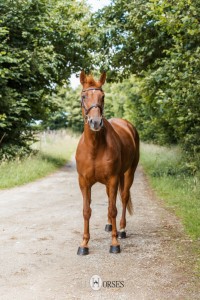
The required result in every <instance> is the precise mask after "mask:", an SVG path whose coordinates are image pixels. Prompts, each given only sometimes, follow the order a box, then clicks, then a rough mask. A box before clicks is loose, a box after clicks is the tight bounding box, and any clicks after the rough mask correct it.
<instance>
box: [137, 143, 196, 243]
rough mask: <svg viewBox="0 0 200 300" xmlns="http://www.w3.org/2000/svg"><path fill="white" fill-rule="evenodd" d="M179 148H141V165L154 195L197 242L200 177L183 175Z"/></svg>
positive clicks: (184, 173)
mask: <svg viewBox="0 0 200 300" xmlns="http://www.w3.org/2000/svg"><path fill="white" fill-rule="evenodd" d="M182 159H183V158H182V156H181V152H180V150H179V149H178V148H175V147H173V148H167V147H160V146H156V145H149V144H144V143H142V144H141V164H142V165H143V167H144V170H145V172H146V174H147V176H148V178H149V180H150V183H151V186H152V187H153V188H154V190H155V191H156V194H157V195H158V196H159V197H160V198H161V199H163V200H164V202H165V204H166V205H167V206H168V207H169V208H170V209H173V211H174V212H175V214H176V215H177V216H178V217H180V219H181V220H182V223H183V225H184V227H185V230H186V232H187V233H188V234H189V235H190V236H191V237H192V238H193V239H194V240H197V239H199V238H200V185H199V179H200V174H199V173H198V174H196V175H195V176H192V175H189V174H187V173H186V172H185V171H184V168H183V164H182Z"/></svg>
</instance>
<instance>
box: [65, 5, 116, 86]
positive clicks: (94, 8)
mask: <svg viewBox="0 0 200 300" xmlns="http://www.w3.org/2000/svg"><path fill="white" fill-rule="evenodd" d="M87 2H88V4H89V5H91V7H92V11H94V12H95V11H97V10H98V9H100V8H103V7H104V6H106V5H109V4H110V0H87ZM70 84H71V87H72V88H74V89H75V88H76V87H77V86H78V85H79V78H76V75H75V74H73V75H72V76H71V78H70Z"/></svg>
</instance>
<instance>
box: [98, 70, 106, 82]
mask: <svg viewBox="0 0 200 300" xmlns="http://www.w3.org/2000/svg"><path fill="white" fill-rule="evenodd" d="M105 81H106V72H103V73H102V74H101V77H100V79H99V82H100V84H101V85H103V84H104V83H105Z"/></svg>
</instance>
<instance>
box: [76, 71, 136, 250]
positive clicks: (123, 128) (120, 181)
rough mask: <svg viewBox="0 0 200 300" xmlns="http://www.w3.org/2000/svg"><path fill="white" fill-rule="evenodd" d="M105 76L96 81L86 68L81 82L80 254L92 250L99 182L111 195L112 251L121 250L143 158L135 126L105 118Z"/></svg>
mask: <svg viewBox="0 0 200 300" xmlns="http://www.w3.org/2000/svg"><path fill="white" fill-rule="evenodd" d="M105 79H106V74H105V73H103V74H102V75H101V77H100V80H99V81H95V80H94V78H93V77H92V76H91V75H90V76H87V75H86V74H85V72H84V71H82V72H81V74H80V82H81V84H82V86H83V90H82V93H81V106H82V114H83V116H84V120H85V123H84V132H83V134H82V136H81V138H80V141H79V144H78V147H77V151H76V164H77V171H78V175H79V185H80V189H81V192H82V195H83V217H84V234H83V241H82V243H81V246H80V247H79V248H78V253H77V254H79V255H86V254H88V253H89V250H88V242H89V239H90V232H89V220H90V217H91V208H90V204H91V187H92V186H93V185H94V184H95V183H96V182H100V183H103V184H105V186H106V192H107V195H108V224H107V225H106V228H105V230H106V231H112V244H111V246H110V253H119V252H120V245H119V242H118V240H117V237H120V238H125V237H126V232H125V227H126V208H127V209H128V211H129V213H130V214H132V202H131V196H130V188H131V185H132V183H133V179H134V173H135V170H136V167H137V164H138V161H139V136H138V133H137V130H136V129H135V127H134V126H133V125H132V124H131V123H129V122H128V121H126V120H122V119H118V118H113V119H110V120H106V119H105V118H104V116H103V110H104V92H103V90H102V85H103V84H104V83H105ZM118 190H119V192H120V196H121V200H122V206H123V210H122V216H121V221H120V231H119V232H118V233H117V227H116V216H117V208H116V197H117V192H118Z"/></svg>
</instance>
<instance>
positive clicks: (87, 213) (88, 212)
mask: <svg viewBox="0 0 200 300" xmlns="http://www.w3.org/2000/svg"><path fill="white" fill-rule="evenodd" d="M91 213H92V210H91V208H90V207H87V208H84V209H83V217H84V219H86V220H89V219H90V217H91Z"/></svg>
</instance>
